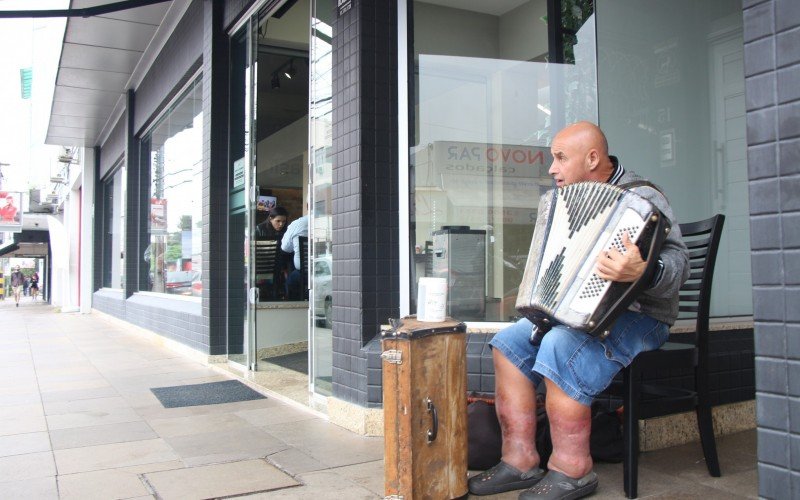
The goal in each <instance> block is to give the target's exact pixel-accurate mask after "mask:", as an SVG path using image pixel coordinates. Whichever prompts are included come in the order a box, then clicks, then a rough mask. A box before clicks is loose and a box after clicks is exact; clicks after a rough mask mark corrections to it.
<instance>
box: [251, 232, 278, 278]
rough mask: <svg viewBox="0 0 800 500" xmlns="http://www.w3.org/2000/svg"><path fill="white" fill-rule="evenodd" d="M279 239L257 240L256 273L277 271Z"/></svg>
mask: <svg viewBox="0 0 800 500" xmlns="http://www.w3.org/2000/svg"><path fill="white" fill-rule="evenodd" d="M277 252H278V241H277V240H258V241H256V259H255V260H256V274H257V275H259V274H270V273H273V272H274V271H275V263H276V261H277Z"/></svg>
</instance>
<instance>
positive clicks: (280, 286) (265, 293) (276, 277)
mask: <svg viewBox="0 0 800 500" xmlns="http://www.w3.org/2000/svg"><path fill="white" fill-rule="evenodd" d="M288 219H289V212H288V211H287V210H286V209H285V208H283V207H281V206H277V207H273V208H272V210H270V211H269V214H268V215H267V218H266V220H264V222H262V223H260V224H258V225H257V226H256V239H257V240H261V241H263V240H275V241H276V242H277V243H276V252H275V267H274V269H275V272H274V273H273V279H272V284H271V286H270V288H271V289H270V290H265V289H262V290H261V295H262V297H263V298H262V300H274V299H282V298H283V297H284V290H285V284H284V283H285V281H286V273H287V272H288V270H287V263H288V261H289V260H290V258H291V257H289V258H287V256H286V254H284V253H283V252H282V251H281V250H280V248H281V240H282V239H283V235H284V234H286V221H287V220H288ZM259 286H260V285H259Z"/></svg>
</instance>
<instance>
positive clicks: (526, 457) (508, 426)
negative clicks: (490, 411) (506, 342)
mask: <svg viewBox="0 0 800 500" xmlns="http://www.w3.org/2000/svg"><path fill="white" fill-rule="evenodd" d="M492 356H493V358H494V374H495V375H494V376H495V409H496V410H497V417H498V420H499V421H500V429H501V430H502V432H503V458H502V460H503V462H505V463H507V464H508V465H511V466H512V467H515V468H517V469H519V470H520V471H523V472H524V471H528V470H530V469H532V468H534V467H536V466H537V465H539V453H538V452H537V451H536V387H535V386H534V385H533V382H531V381H530V379H529V378H528V377H526V376H525V375H524V374H523V373H522V372H521V371H520V370H519V368H517V367H516V366H514V365H513V364H512V363H511V361H509V360H508V359H507V358H506V357H505V356H503V354H501V353H500V351H499V350H497V349H492Z"/></svg>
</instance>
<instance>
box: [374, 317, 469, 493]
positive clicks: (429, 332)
mask: <svg viewBox="0 0 800 500" xmlns="http://www.w3.org/2000/svg"><path fill="white" fill-rule="evenodd" d="M400 322H402V323H400ZM398 323H400V324H398ZM381 346H382V350H383V353H382V354H381V357H382V358H383V419H384V437H385V445H384V470H385V494H386V498H395V499H397V498H403V499H404V500H415V499H434V500H440V499H448V498H459V497H463V496H464V495H466V494H467V370H466V325H465V324H464V323H461V322H458V321H454V320H452V319H450V318H447V319H446V320H445V321H443V322H438V323H426V322H421V321H417V319H416V318H415V317H414V316H410V317H406V318H403V319H402V320H399V321H395V322H394V324H393V328H392V329H390V330H385V331H383V332H382V342H381Z"/></svg>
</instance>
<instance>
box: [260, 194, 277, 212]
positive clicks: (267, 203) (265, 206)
mask: <svg viewBox="0 0 800 500" xmlns="http://www.w3.org/2000/svg"><path fill="white" fill-rule="evenodd" d="M277 204H278V198H276V197H274V196H259V197H258V202H257V203H256V210H258V211H259V212H269V211H271V210H272V209H273V208H275V206H276V205H277Z"/></svg>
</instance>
